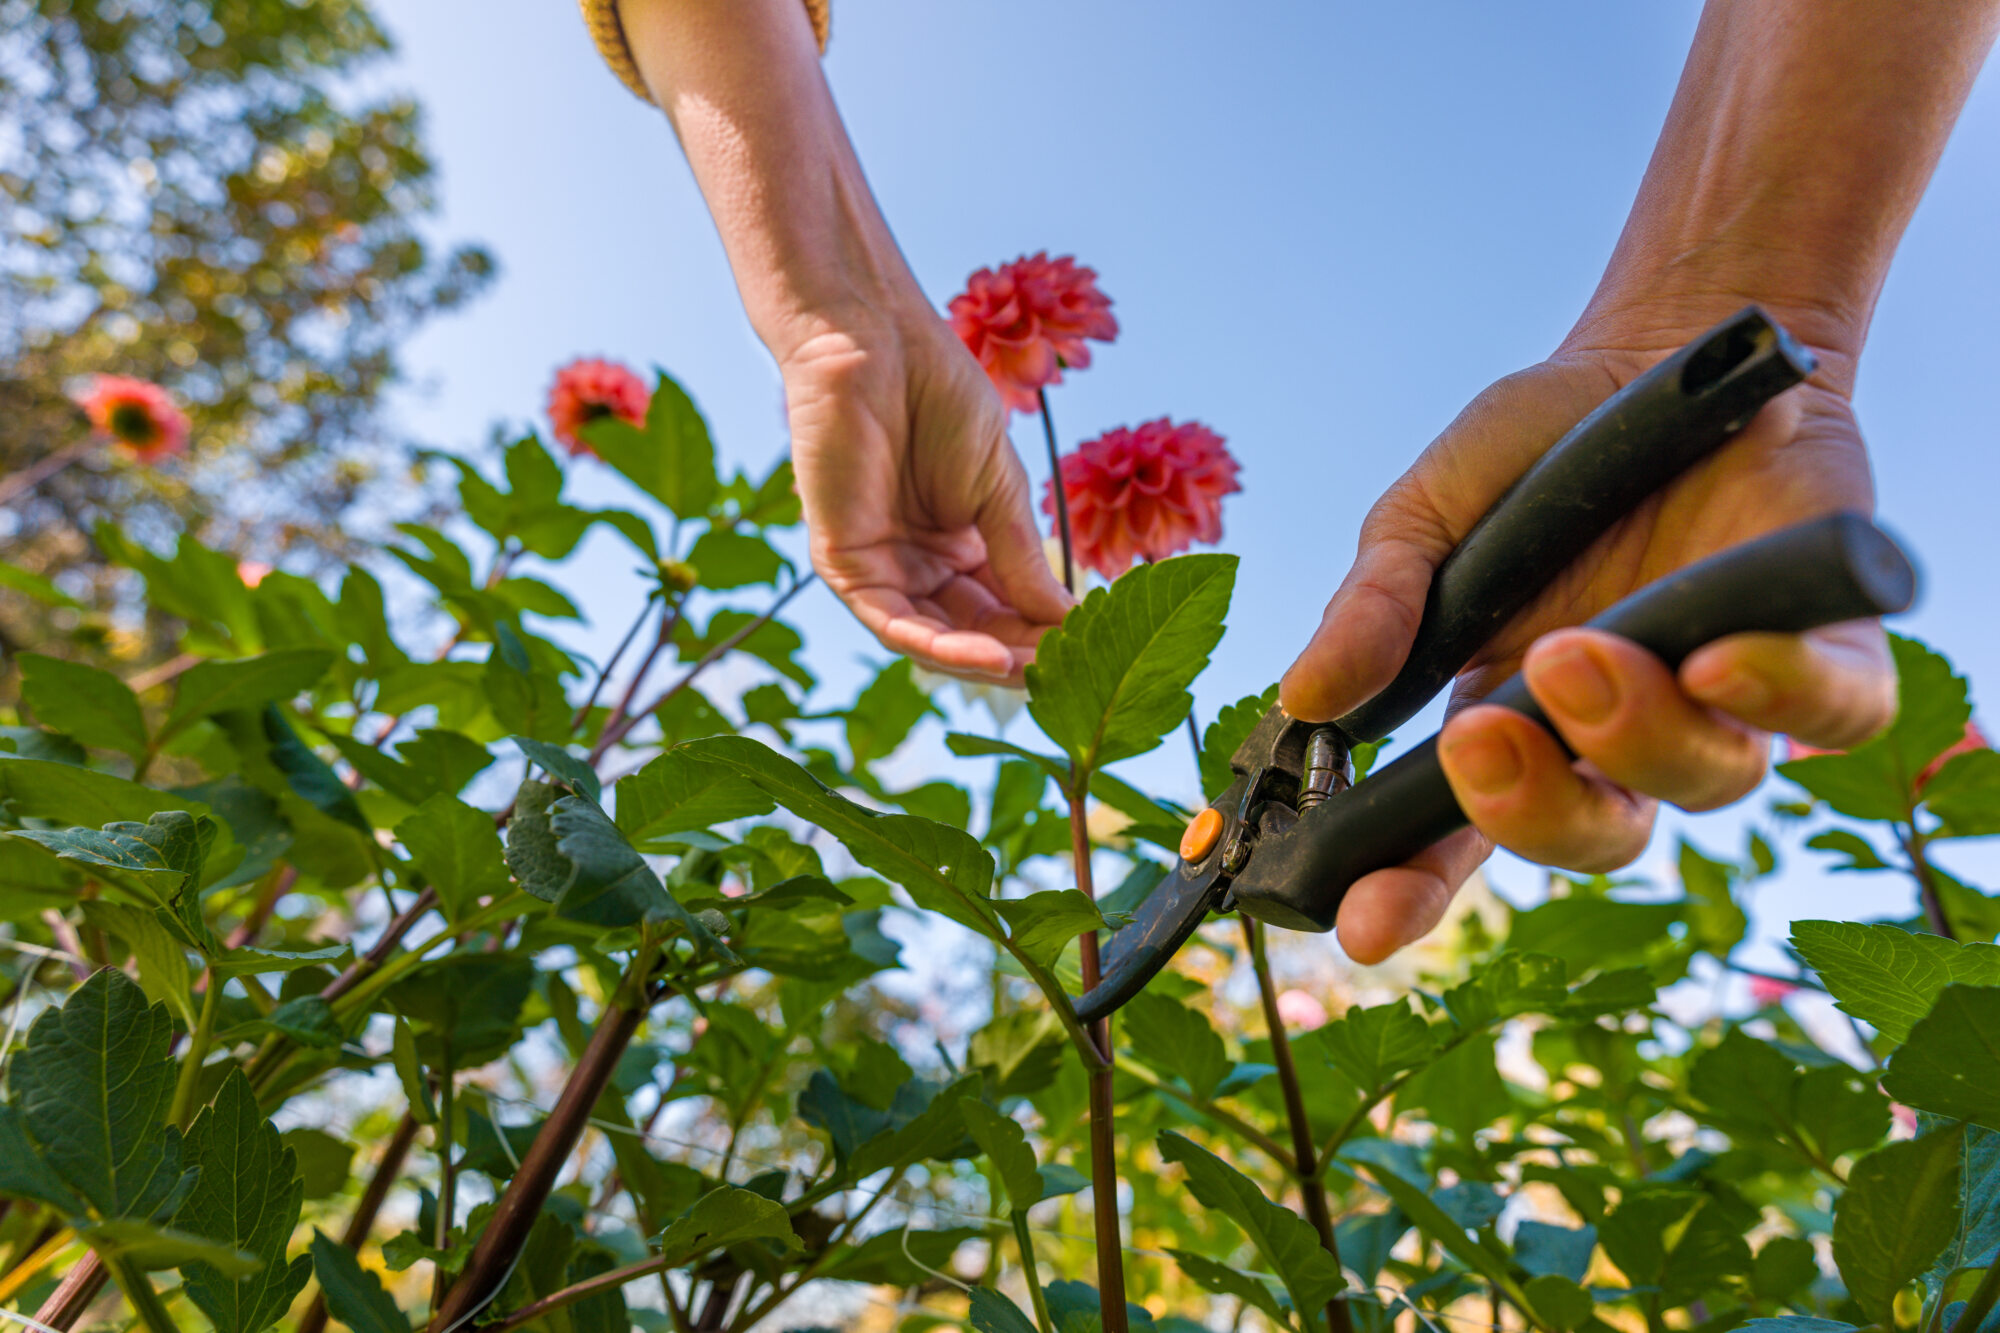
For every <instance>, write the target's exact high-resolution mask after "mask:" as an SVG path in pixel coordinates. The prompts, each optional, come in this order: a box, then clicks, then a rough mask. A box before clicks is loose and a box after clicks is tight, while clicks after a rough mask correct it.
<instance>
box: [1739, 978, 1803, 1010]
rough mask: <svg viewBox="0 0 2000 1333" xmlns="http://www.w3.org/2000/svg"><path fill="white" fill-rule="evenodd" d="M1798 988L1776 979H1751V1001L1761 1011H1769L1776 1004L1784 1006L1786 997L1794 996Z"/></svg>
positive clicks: (1790, 983)
mask: <svg viewBox="0 0 2000 1333" xmlns="http://www.w3.org/2000/svg"><path fill="white" fill-rule="evenodd" d="M1798 989H1799V988H1798V986H1797V985H1796V984H1794V983H1792V982H1789V981H1780V980H1778V979H1777V978H1776V977H1752V978H1750V999H1751V1000H1752V1001H1753V1002H1754V1003H1755V1004H1756V1006H1757V1007H1758V1008H1759V1009H1768V1008H1770V1007H1771V1006H1772V1005H1774V1004H1783V1003H1784V1001H1785V997H1786V996H1788V995H1791V994H1794V993H1795V992H1796V991H1797V990H1798Z"/></svg>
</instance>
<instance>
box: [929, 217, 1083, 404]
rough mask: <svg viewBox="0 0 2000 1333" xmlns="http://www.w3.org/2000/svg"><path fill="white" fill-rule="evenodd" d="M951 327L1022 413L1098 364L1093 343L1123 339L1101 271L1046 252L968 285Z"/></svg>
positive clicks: (981, 274) (957, 300) (954, 305)
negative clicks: (1067, 372)
mask: <svg viewBox="0 0 2000 1333" xmlns="http://www.w3.org/2000/svg"><path fill="white" fill-rule="evenodd" d="M951 327H952V329H953V331H954V332H956V333H957V334H958V336H959V339H960V341H962V342H963V343H964V344H965V345H966V348H967V349H968V350H969V351H971V353H972V354H973V356H975V357H977V358H978V359H979V364H980V365H982V366H984V367H985V368H986V375H987V378H989V379H991V380H992V381H993V387H994V388H996V389H998V390H999V391H1000V397H1001V399H1002V400H1003V401H1004V402H1005V403H1006V404H1007V406H1008V408H1009V410H1011V411H1015V412H1032V411H1034V410H1035V394H1036V393H1037V391H1039V390H1040V389H1041V388H1042V387H1043V386H1045V385H1049V384H1060V383H1062V373H1063V370H1064V369H1065V368H1068V369H1072V370H1082V369H1083V368H1084V367H1086V366H1088V365H1089V364H1090V348H1089V346H1088V345H1087V343H1086V340H1087V339H1091V338H1095V339H1096V340H1097V341H1099V342H1107V343H1108V342H1110V341H1111V340H1112V339H1114V338H1116V337H1117V336H1118V319H1117V317H1116V316H1114V315H1113V314H1112V313H1111V298H1110V297H1108V296H1106V295H1105V294H1104V293H1103V292H1100V291H1099V290H1097V271H1096V270H1095V269H1089V268H1085V267H1083V266H1082V265H1081V264H1078V263H1077V262H1076V260H1075V259H1073V258H1071V257H1070V256H1068V255H1064V256H1063V257H1062V258H1060V259H1050V258H1049V256H1048V252H1047V251H1046V250H1044V251H1041V252H1039V253H1037V254H1032V255H1023V256H1022V257H1021V258H1019V259H1016V260H1014V261H1013V262H1012V263H1008V264H1002V265H1001V266H1000V267H999V268H997V269H991V268H982V269H980V270H979V271H978V272H977V273H975V274H973V275H972V276H971V277H970V278H968V279H966V282H965V290H964V291H963V292H961V293H959V294H958V295H957V296H954V297H952V298H951Z"/></svg>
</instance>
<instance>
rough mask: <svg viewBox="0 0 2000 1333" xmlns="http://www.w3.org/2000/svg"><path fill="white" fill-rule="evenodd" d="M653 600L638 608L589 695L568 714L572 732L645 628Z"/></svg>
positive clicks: (651, 612)
mask: <svg viewBox="0 0 2000 1333" xmlns="http://www.w3.org/2000/svg"><path fill="white" fill-rule="evenodd" d="M654 600H655V599H654V598H652V597H648V598H647V599H646V604H645V605H644V606H643V607H641V608H639V614H638V616H637V617H636V618H635V619H634V620H633V621H632V628H630V629H628V630H626V631H625V637H624V638H622V639H620V640H619V641H618V647H617V648H615V649H613V650H612V653H611V656H610V658H609V659H608V660H606V662H605V663H604V669H603V670H602V671H599V672H598V673H597V683H596V684H594V685H592V686H591V687H590V696H589V697H588V698H586V699H585V700H584V701H583V703H582V704H581V705H579V706H578V708H577V710H576V712H575V713H574V714H572V715H571V716H570V720H569V729H570V731H571V732H572V733H574V732H576V731H577V730H579V729H580V728H581V727H582V726H583V724H584V723H585V722H587V721H589V720H590V710H591V709H593V708H595V707H597V696H599V695H600V694H603V693H604V687H605V685H606V684H607V683H608V682H609V681H610V680H611V673H612V672H614V671H616V670H617V669H618V664H619V663H620V662H621V661H623V660H624V659H625V653H626V650H627V649H629V648H631V646H632V640H634V639H636V638H638V637H639V631H640V630H641V629H643V628H645V625H646V617H647V616H650V615H652V614H653V602H654ZM667 637H669V638H671V637H673V631H672V630H671V629H670V630H668V631H667Z"/></svg>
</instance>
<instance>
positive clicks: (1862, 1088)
mask: <svg viewBox="0 0 2000 1333" xmlns="http://www.w3.org/2000/svg"><path fill="white" fill-rule="evenodd" d="M1688 1091H1689V1092H1691V1093H1692V1094H1693V1095H1694V1096H1695V1097H1696V1098H1697V1099H1698V1100H1700V1101H1702V1102H1704V1103H1706V1104H1707V1105H1708V1107H1709V1108H1710V1112H1709V1115H1708V1116H1707V1117H1706V1118H1707V1119H1708V1120H1709V1121H1710V1122H1711V1123H1713V1124H1716V1125H1717V1126H1719V1127H1720V1128H1723V1129H1726V1130H1728V1131H1730V1133H1731V1134H1732V1135H1733V1136H1736V1137H1738V1138H1742V1137H1744V1136H1745V1135H1754V1136H1758V1137H1761V1138H1763V1139H1765V1140H1767V1141H1771V1142H1775V1143H1777V1144H1778V1145H1779V1146H1780V1147H1781V1148H1782V1149H1784V1150H1785V1151H1787V1152H1789V1153H1792V1154H1794V1155H1797V1156H1800V1157H1802V1158H1803V1160H1804V1161H1805V1162H1807V1163H1808V1164H1815V1165H1816V1164H1818V1163H1822V1162H1832V1161H1834V1160H1835V1159H1837V1158H1839V1157H1841V1156H1843V1155H1845V1154H1847V1153H1850V1152H1855V1151H1858V1150H1860V1149H1862V1148H1868V1147H1872V1146H1873V1145H1874V1144H1875V1143H1877V1142H1878V1141H1879V1140H1880V1139H1881V1138H1882V1136H1883V1135H1884V1134H1886V1133H1887V1132H1888V1130H1889V1103H1888V1099H1887V1098H1885V1097H1883V1096H1882V1094H1881V1093H1879V1092H1877V1091H1876V1090H1875V1089H1874V1087H1873V1085H1872V1084H1871V1083H1870V1082H1869V1081H1868V1080H1865V1079H1862V1078H1860V1077H1859V1076H1858V1075H1856V1074H1855V1072H1854V1071H1853V1070H1851V1069H1849V1068H1848V1067H1847V1066H1845V1065H1838V1066H1825V1067H1821V1068H1815V1069H1811V1070H1807V1071H1805V1072H1804V1073H1801V1072H1800V1071H1799V1069H1798V1067H1797V1062H1796V1061H1794V1060H1793V1059H1792V1057H1791V1056H1789V1055H1787V1054H1785V1053H1783V1052H1781V1051H1780V1050H1779V1049H1778V1048H1777V1047H1775V1046H1772V1045H1770V1044H1768V1043H1766V1042H1761V1041H1758V1040H1757V1039H1756V1038H1754V1037H1752V1036H1750V1034H1749V1033H1747V1032H1745V1031H1743V1029H1741V1028H1732V1029H1731V1030H1730V1031H1729V1033H1728V1034H1727V1035H1725V1036H1724V1037H1723V1039H1722V1041H1721V1042H1720V1043H1718V1044H1717V1045H1716V1046H1714V1047H1713V1048H1711V1049H1710V1050H1707V1051H1704V1052H1702V1054H1701V1055H1700V1056H1699V1057H1698V1058H1697V1059H1696V1060H1695V1062H1694V1067H1693V1069H1692V1070H1690V1071H1689V1076H1688Z"/></svg>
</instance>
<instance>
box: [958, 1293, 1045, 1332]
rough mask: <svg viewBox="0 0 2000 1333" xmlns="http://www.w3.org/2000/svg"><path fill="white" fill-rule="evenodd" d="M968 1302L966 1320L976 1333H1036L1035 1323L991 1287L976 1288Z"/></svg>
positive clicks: (969, 1295)
mask: <svg viewBox="0 0 2000 1333" xmlns="http://www.w3.org/2000/svg"><path fill="white" fill-rule="evenodd" d="M966 1301H967V1308H966V1318H967V1319H969V1320H971V1321H972V1327H973V1329H974V1330H976V1333H1036V1330H1035V1321H1034V1320H1032V1319H1030V1318H1028V1316H1026V1315H1024V1314H1022V1313H1021V1307H1020V1306H1018V1305H1016V1304H1014V1302H1012V1301H1010V1300H1008V1299H1007V1298H1006V1297H1005V1296H1002V1295H1001V1294H1000V1293H999V1292H997V1291H995V1290H993V1288H991V1287H974V1288H973V1289H972V1290H971V1291H970V1292H968V1293H967V1294H966Z"/></svg>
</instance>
